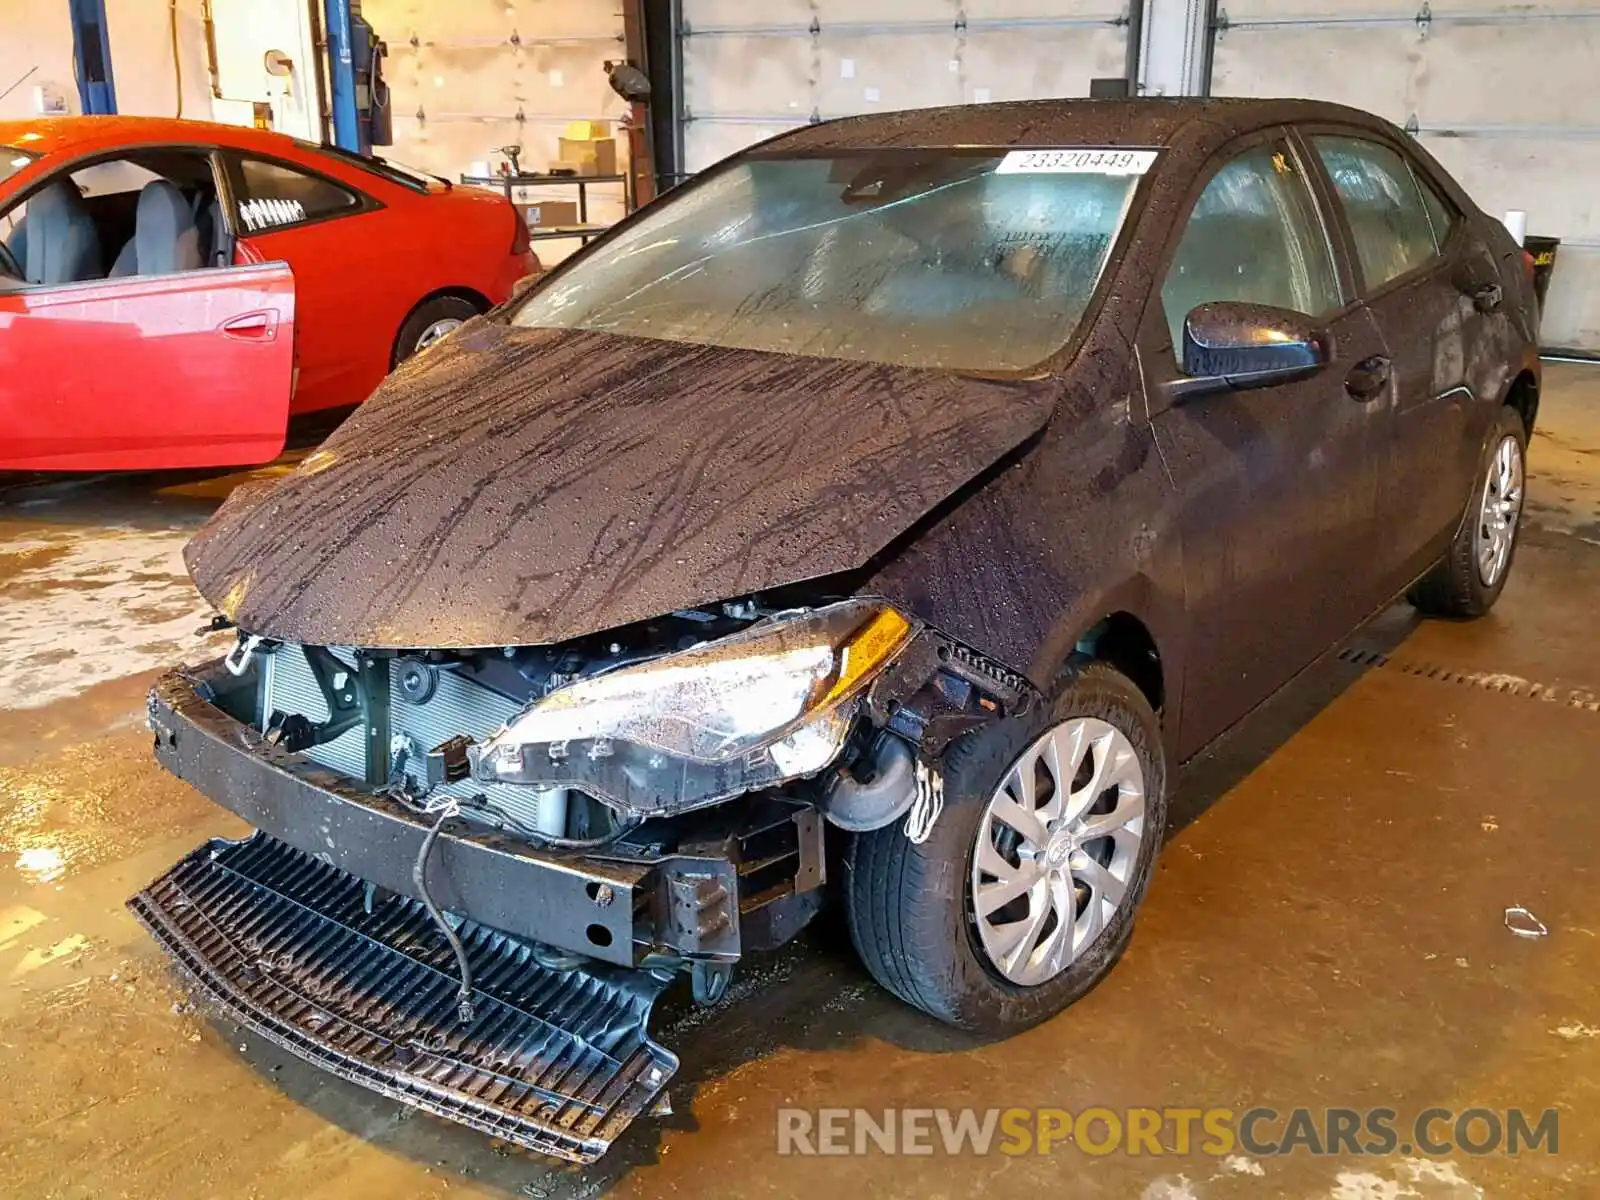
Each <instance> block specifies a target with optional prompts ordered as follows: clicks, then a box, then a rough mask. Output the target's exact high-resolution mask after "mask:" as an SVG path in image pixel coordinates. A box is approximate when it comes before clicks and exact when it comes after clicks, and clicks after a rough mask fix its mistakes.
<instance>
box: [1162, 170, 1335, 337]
mask: <svg viewBox="0 0 1600 1200" xmlns="http://www.w3.org/2000/svg"><path fill="white" fill-rule="evenodd" d="M1218 300H1231V301H1239V302H1243V303H1249V304H1270V305H1273V306H1275V307H1277V308H1287V309H1292V310H1293V311H1295V312H1301V313H1305V314H1307V315H1308V316H1319V315H1321V314H1322V313H1325V312H1329V311H1331V310H1333V309H1336V308H1339V307H1340V306H1341V305H1342V304H1343V303H1344V300H1343V297H1342V296H1341V295H1340V292H1339V282H1338V276H1337V275H1336V274H1335V272H1334V267H1333V254H1332V251H1330V250H1329V248H1328V238H1327V234H1326V231H1325V230H1324V229H1323V227H1322V221H1321V218H1320V217H1318V215H1317V210H1316V205H1315V203H1314V202H1313V201H1312V199H1311V192H1310V190H1309V189H1308V188H1307V187H1306V182H1305V179H1304V178H1303V177H1302V175H1301V172H1300V168H1299V165H1298V163H1297V162H1296V160H1295V158H1294V156H1293V154H1292V153H1291V151H1290V150H1289V147H1288V145H1287V144H1286V143H1283V142H1270V143H1267V144H1265V145H1261V146H1257V147H1255V148H1254V149H1251V150H1246V151H1245V152H1244V153H1242V154H1240V155H1239V156H1238V157H1237V158H1234V159H1232V160H1231V161H1229V162H1228V163H1226V164H1225V165H1224V166H1223V167H1222V168H1221V169H1220V170H1219V171H1218V172H1217V173H1216V174H1215V175H1213V176H1212V177H1211V182H1210V183H1208V184H1207V185H1206V188H1205V191H1203V192H1201V193H1200V198H1199V199H1198V200H1196V201H1195V205H1194V209H1193V211H1192V212H1191V213H1190V214H1189V222H1188V225H1187V226H1186V227H1185V229H1184V233H1183V240H1182V241H1181V242H1179V243H1178V250H1177V253H1176V254H1174V255H1173V258H1172V265H1171V267H1169V268H1168V270H1167V278H1166V281H1165V282H1164V283H1163V284H1162V285H1161V303H1162V305H1163V306H1164V307H1165V309H1166V315H1167V324H1168V326H1169V328H1170V329H1171V331H1172V346H1173V350H1174V353H1175V354H1177V355H1178V356H1179V357H1180V359H1181V347H1182V345H1183V322H1184V318H1185V317H1187V316H1188V315H1189V313H1190V311H1191V310H1192V309H1194V308H1195V307H1196V306H1197V305H1200V304H1207V303H1210V302H1213V301H1218Z"/></svg>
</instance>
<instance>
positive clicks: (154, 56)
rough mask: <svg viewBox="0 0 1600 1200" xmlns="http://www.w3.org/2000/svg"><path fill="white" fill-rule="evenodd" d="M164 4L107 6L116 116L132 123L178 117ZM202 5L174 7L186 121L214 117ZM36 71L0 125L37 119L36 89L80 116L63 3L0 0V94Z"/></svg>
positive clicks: (196, 1) (10, 99)
mask: <svg viewBox="0 0 1600 1200" xmlns="http://www.w3.org/2000/svg"><path fill="white" fill-rule="evenodd" d="M170 11H171V10H170V9H169V7H168V4H167V0H106V28H107V31H108V34H109V37H110V40H111V73H112V75H113V76H114V78H115V80H116V85H117V109H118V111H119V112H123V113H129V114H132V115H137V116H158V117H172V116H176V115H177V113H178V84H177V77H176V76H175V74H174V72H173V56H172V33H171V25H170V19H169V13H170ZM201 11H202V10H201V0H179V4H178V47H179V62H180V63H181V66H182V70H183V99H184V111H183V115H184V116H186V117H198V118H200V119H209V118H210V116H211V79H210V76H209V75H208V74H207V69H206V41H205V25H204V22H203V18H202V17H201ZM35 65H37V66H38V67H39V70H38V72H37V73H36V74H35V75H34V76H33V77H32V78H31V79H29V80H28V81H27V82H26V83H24V84H23V85H22V86H21V87H19V88H17V90H16V91H14V92H12V93H11V95H9V96H7V97H6V98H5V99H4V100H0V120H10V119H16V118H19V117H28V116H33V115H35V110H34V107H33V100H34V97H33V87H34V85H35V84H37V83H40V82H48V83H51V84H53V85H55V86H56V87H57V88H58V89H59V91H60V93H61V95H62V96H64V97H65V98H66V100H67V104H68V107H69V108H70V110H71V111H72V112H74V113H76V112H78V111H80V109H81V107H82V106H81V105H80V104H79V102H78V84H77V81H76V79H75V78H74V75H73V63H72V22H71V19H70V18H69V16H68V13H67V3H66V0H0V91H4V90H5V89H6V88H8V87H10V86H11V84H12V83H13V82H14V81H15V80H16V79H17V77H18V76H20V75H21V74H22V73H23V72H24V71H26V70H28V69H29V68H30V67H32V66H35Z"/></svg>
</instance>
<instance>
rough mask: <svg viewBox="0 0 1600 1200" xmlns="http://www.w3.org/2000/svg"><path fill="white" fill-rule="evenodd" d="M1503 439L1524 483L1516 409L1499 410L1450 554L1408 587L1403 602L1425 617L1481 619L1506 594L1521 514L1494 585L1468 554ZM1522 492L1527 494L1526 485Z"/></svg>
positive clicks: (1524, 449)
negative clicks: (1513, 451)
mask: <svg viewBox="0 0 1600 1200" xmlns="http://www.w3.org/2000/svg"><path fill="white" fill-rule="evenodd" d="M1507 438H1512V439H1514V440H1515V441H1516V443H1517V453H1518V454H1519V455H1520V456H1521V458H1522V462H1523V477H1524V480H1526V472H1527V468H1526V464H1527V454H1528V431H1527V429H1526V428H1524V426H1523V424H1522V417H1521V415H1520V414H1518V412H1517V411H1516V410H1515V409H1513V408H1502V409H1501V410H1500V415H1499V417H1498V418H1497V419H1496V421H1495V424H1494V427H1493V428H1492V429H1491V430H1490V432H1489V438H1488V441H1487V443H1486V444H1485V446H1484V448H1483V455H1482V457H1481V459H1480V460H1479V463H1478V475H1477V484H1476V486H1475V487H1474V488H1473V489H1472V494H1471V495H1470V496H1468V498H1467V506H1466V510H1465V511H1464V512H1463V513H1462V517H1461V525H1460V527H1459V528H1458V529H1457V530H1456V536H1455V540H1454V541H1452V542H1451V543H1450V549H1449V551H1448V552H1447V553H1446V554H1445V556H1444V558H1442V559H1440V560H1439V562H1438V564H1437V565H1435V566H1434V568H1433V569H1432V570H1430V571H1429V572H1428V573H1427V574H1426V575H1424V576H1423V577H1422V578H1421V579H1419V580H1417V582H1416V583H1414V584H1412V585H1411V590H1410V591H1409V592H1407V593H1406V599H1407V600H1409V601H1410V602H1411V604H1412V606H1413V607H1414V608H1415V609H1416V610H1417V611H1418V612H1420V613H1422V614H1424V615H1425V616H1430V617H1451V618H1454V619H1456V620H1471V619H1473V618H1476V617H1481V616H1483V614H1484V613H1486V612H1488V611H1489V610H1490V609H1491V608H1493V607H1494V603H1495V601H1496V600H1498V599H1500V593H1501V592H1502V591H1504V590H1505V586H1506V580H1507V579H1509V578H1511V568H1512V565H1513V564H1514V563H1515V562H1516V558H1517V539H1518V536H1519V534H1520V533H1521V526H1522V522H1521V510H1520V509H1519V511H1518V517H1517V524H1516V526H1515V527H1513V529H1512V531H1511V536H1512V541H1511V551H1510V556H1509V557H1508V558H1507V559H1506V564H1505V566H1504V567H1503V568H1502V569H1501V571H1500V574H1499V575H1498V576H1497V577H1496V579H1495V581H1494V583H1493V584H1485V583H1484V582H1483V576H1482V575H1481V574H1480V573H1479V571H1478V563H1477V560H1476V557H1475V555H1474V553H1473V551H1474V545H1475V543H1476V539H1477V533H1478V522H1479V519H1480V514H1481V513H1482V510H1483V495H1484V491H1485V489H1487V488H1488V486H1489V464H1490V461H1491V460H1492V459H1493V457H1494V455H1495V452H1496V451H1497V450H1498V449H1499V448H1500V444H1501V443H1502V442H1503V441H1505V439H1507ZM1523 486H1524V490H1526V486H1527V485H1526V482H1524V485H1523ZM1524 507H1525V505H1524Z"/></svg>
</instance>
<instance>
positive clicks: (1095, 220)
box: [512, 149, 1155, 371]
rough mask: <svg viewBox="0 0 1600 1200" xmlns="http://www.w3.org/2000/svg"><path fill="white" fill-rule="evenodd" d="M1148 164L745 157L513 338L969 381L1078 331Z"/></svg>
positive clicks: (598, 251) (546, 302)
mask: <svg viewBox="0 0 1600 1200" xmlns="http://www.w3.org/2000/svg"><path fill="white" fill-rule="evenodd" d="M1154 157H1155V155H1154V152H1151V151H1111V150H1090V149H1074V150H1050V151H1032V150H1022V151H1011V152H1009V153H996V152H994V151H986V152H978V153H971V152H965V153H964V152H960V151H925V150H924V151H894V152H872V153H867V154H845V155H840V156H838V157H832V158H782V157H776V156H771V157H768V156H756V157H751V158H748V159H745V160H743V161H741V162H737V163H734V164H733V165H731V166H730V167H728V168H726V169H724V170H720V171H716V172H714V173H712V174H710V175H709V176H707V177H706V178H705V179H704V180H702V181H700V182H697V183H693V184H690V185H688V186H687V187H684V188H683V189H681V190H680V191H678V192H675V193H671V194H669V195H668V196H666V197H665V198H664V199H663V200H662V201H661V202H660V203H659V204H657V205H653V206H651V208H650V209H648V210H647V211H646V212H644V213H643V214H641V216H640V217H639V219H638V220H636V221H634V222H632V223H630V225H629V226H628V227H627V228H626V229H624V230H621V231H619V232H618V233H617V234H616V235H615V236H613V237H610V238H607V239H606V240H605V241H603V242H601V243H600V244H598V245H596V246H595V247H594V248H593V249H592V250H591V251H589V252H588V253H587V254H584V255H583V256H582V257H581V258H579V259H577V260H575V261H574V262H573V263H572V264H571V265H570V266H569V267H567V268H566V269H564V270H562V271H560V272H558V273H557V274H556V275H555V276H554V277H552V278H551V280H550V281H549V283H548V284H547V285H546V286H544V287H540V288H535V289H534V291H533V293H532V294H531V295H530V296H529V297H528V301H527V303H526V304H524V305H523V306H522V307H521V308H520V309H519V310H518V311H517V312H516V314H515V316H514V317H513V318H512V320H513V323H514V324H517V325H521V326H531V327H550V328H570V329H592V330H602V331H606V332H610V333H620V334H631V335H634V336H638V337H651V338H662V339H665V340H667V341H676V342H690V343H697V344H701V345H708V346H730V347H740V348H744V349H750V350H772V351H780V352H785V353H791V354H808V355H816V356H818V357H823V358H843V359H858V360H865V361H868V362H883V363H894V364H897V365H902V366H915V367H935V368H945V369H956V370H975V371H1016V370H1026V369H1028V368H1031V367H1034V366H1037V365H1038V364H1039V363H1041V362H1043V361H1044V360H1045V359H1047V358H1049V357H1050V355H1051V354H1052V353H1054V352H1055V351H1056V350H1058V349H1060V348H1061V347H1062V346H1063V345H1064V344H1065V343H1066V342H1067V340H1068V339H1069V338H1070V337H1071V336H1072V333H1073V330H1074V329H1075V328H1076V326H1077V324H1078V322H1079V320H1080V319H1081V318H1082V316H1083V314H1084V311H1085V310H1086V309H1087V308H1088V306H1089V302H1090V300H1091V299H1092V298H1093V296H1094V294H1095V290H1096V288H1097V287H1098V286H1099V283H1100V277H1101V274H1102V273H1103V272H1104V270H1105V265H1106V260H1107V258H1108V257H1109V255H1110V252H1111V247H1112V245H1113V244H1114V243H1115V241H1116V238H1117V233H1118V231H1119V230H1120V229H1121V227H1122V224H1123V219H1124V217H1125V216H1126V214H1127V211H1128V205H1129V202H1130V200H1131V198H1132V196H1133V194H1134V191H1135V188H1136V187H1137V185H1138V183H1139V177H1140V175H1141V174H1142V173H1143V172H1144V171H1145V170H1147V169H1148V168H1149V166H1150V164H1151V162H1152V161H1153V160H1154Z"/></svg>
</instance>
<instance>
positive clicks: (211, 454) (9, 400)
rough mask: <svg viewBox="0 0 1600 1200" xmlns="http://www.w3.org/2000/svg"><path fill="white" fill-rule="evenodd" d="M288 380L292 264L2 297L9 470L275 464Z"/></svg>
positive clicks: (1, 404)
mask: <svg viewBox="0 0 1600 1200" xmlns="http://www.w3.org/2000/svg"><path fill="white" fill-rule="evenodd" d="M293 376H294V277H293V275H292V274H291V273H290V271H289V268H288V266H287V265H286V264H284V263H269V264H267V265H265V266H248V267H230V268H225V269H221V270H203V271H187V272H184V273H183V274H180V275H153V276H147V277H139V278H132V279H111V280H97V281H95V282H92V283H74V284H65V285H62V286H60V287H30V288H24V289H22V290H18V291H11V292H0V470H7V471H119V470H150V469H155V468H163V467H223V466H244V465H250V464H255V463H262V462H267V461H269V460H270V459H272V458H275V457H276V456H277V455H278V453H279V452H280V451H281V450H282V449H283V442H284V435H285V431H286V429H287V426H288V421H289V398H290V393H291V391H292V390H293Z"/></svg>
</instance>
